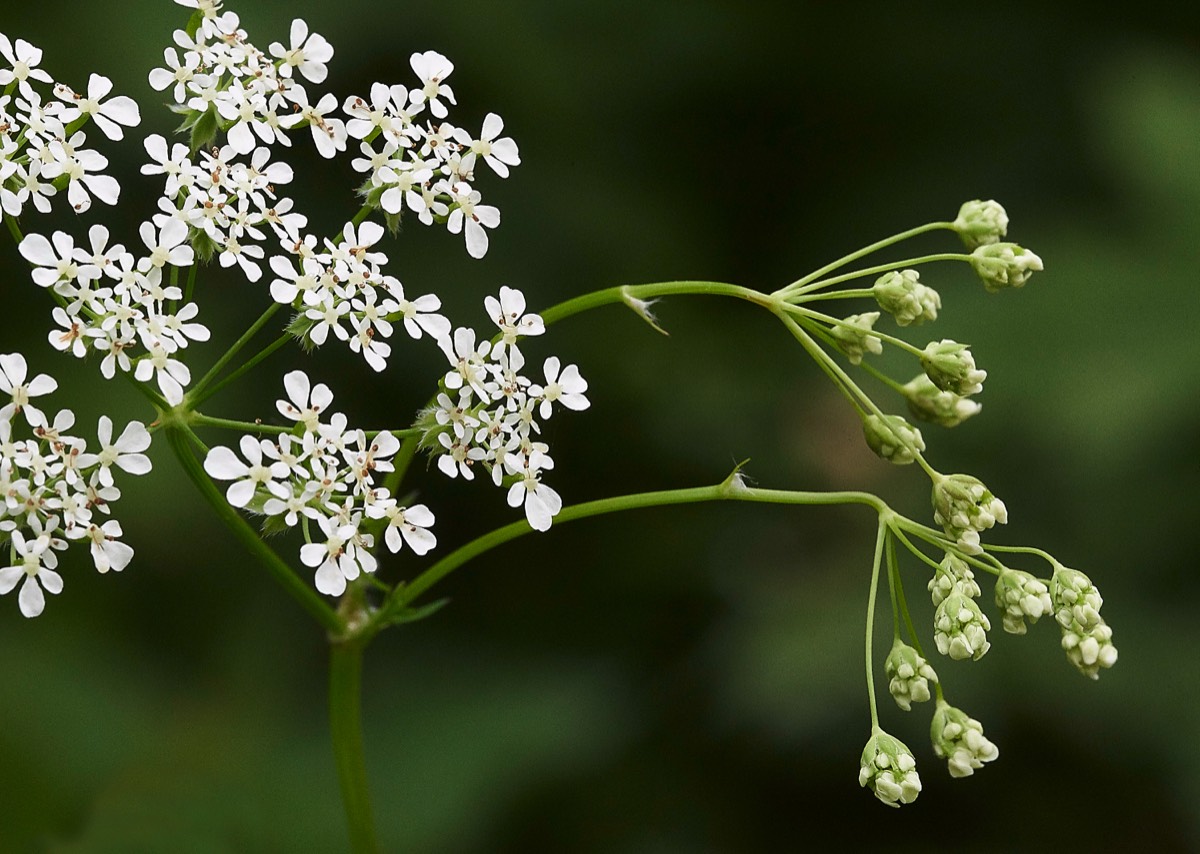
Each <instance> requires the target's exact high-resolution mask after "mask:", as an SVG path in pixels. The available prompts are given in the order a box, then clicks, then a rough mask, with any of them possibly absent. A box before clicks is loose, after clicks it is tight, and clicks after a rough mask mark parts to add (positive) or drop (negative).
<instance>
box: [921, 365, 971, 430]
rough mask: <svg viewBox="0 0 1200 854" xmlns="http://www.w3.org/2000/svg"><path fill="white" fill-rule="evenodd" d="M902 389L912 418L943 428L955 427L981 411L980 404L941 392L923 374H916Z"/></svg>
mask: <svg viewBox="0 0 1200 854" xmlns="http://www.w3.org/2000/svg"><path fill="white" fill-rule="evenodd" d="M902 388H903V391H904V399H905V400H906V401H907V402H908V411H909V412H911V413H912V414H913V417H914V418H918V419H920V420H921V421H928V422H930V423H932V424H940V425H941V426H943V427H957V426H958V425H959V424H962V423H963V422H964V421H966V420H967V419H968V418H970V417H971V416H972V415H976V414H978V413H979V411H980V410H981V409H983V404H981V403H977V402H976V401H974V400H969V399H968V398H965V397H963V396H962V395H958V394H955V393H954V392H952V391H942V390H941V389H940V388H938V387H937V386H935V385H934V384H933V380H931V379H929V377H927V376H926V375H925V374H917V376H915V377H913V378H912V379H911V380H909V381H908V382H907V383H905V384H904V386H903V387H902Z"/></svg>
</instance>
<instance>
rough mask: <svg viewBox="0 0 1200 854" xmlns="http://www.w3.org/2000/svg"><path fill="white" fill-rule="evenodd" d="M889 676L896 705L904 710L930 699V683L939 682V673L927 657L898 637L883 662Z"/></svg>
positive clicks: (889, 684) (889, 689) (890, 689)
mask: <svg viewBox="0 0 1200 854" xmlns="http://www.w3.org/2000/svg"><path fill="white" fill-rule="evenodd" d="M883 670H884V673H885V674H887V678H888V692H889V693H890V694H891V695H892V699H893V700H895V701H896V705H897V706H899V707H900V708H901V709H903V710H904V711H906V712H908V711H911V710H912V704H913V703H924V702H925V701H927V700H928V699H929V696H930V695H929V683H930V682H933V683H934V684H937V681H938V678H937V673H935V672H934V670H933V668H932V667H930V666H929V662H928V661H926V660H925V658H924V657H923V656H922V655H921V654H920V653H919V652H917V651H916V650H915V649H913V648H912V647H911V646H909V645H908V644H906V643H903V642H901V640H900V638H896V642H895V643H894V644H892V651H891V652H890V653H888V657H887V659H886V660H885V661H884V663H883Z"/></svg>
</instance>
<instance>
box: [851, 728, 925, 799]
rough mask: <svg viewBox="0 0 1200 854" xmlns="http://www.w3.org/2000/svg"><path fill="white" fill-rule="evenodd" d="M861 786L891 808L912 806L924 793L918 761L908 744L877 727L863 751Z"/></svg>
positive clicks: (860, 763)
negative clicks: (918, 796) (918, 771)
mask: <svg viewBox="0 0 1200 854" xmlns="http://www.w3.org/2000/svg"><path fill="white" fill-rule="evenodd" d="M858 785H860V786H864V787H866V788H869V789H870V790H871V791H872V792H874V793H875V797H877V798H879V800H881V801H882V802H883V803H885V804H887V805H888V806H889V807H898V806H900V804H911V803H912V802H913V801H915V800H916V799H917V795H919V794H921V778H920V776H919V775H918V774H917V760H916V759H914V758H913V754H912V751H911V750H909V749H908V747H907V746H906V745H905V744H904V742H902V741H901V740H900V739H898V738H895V737H894V736H890V735H888V734H887V733H886V732H884V731H883V730H881V729H879V728H876V729H875V732H874V733H873V734H872V735H871V738H870V739H869V740H868V741H867V744H866V746H865V747H864V748H863V752H862V759H861V760H860V762H859V769H858Z"/></svg>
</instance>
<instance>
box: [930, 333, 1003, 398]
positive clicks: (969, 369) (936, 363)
mask: <svg viewBox="0 0 1200 854" xmlns="http://www.w3.org/2000/svg"><path fill="white" fill-rule="evenodd" d="M921 367H922V368H924V369H925V375H926V376H927V377H929V381H930V382H932V383H933V384H934V385H935V386H937V387H938V388H940V389H941V390H942V391H949V392H953V393H954V394H957V395H968V394H977V393H978V392H981V391H983V381H984V380H985V379H987V371H981V370H980V369H979V368H977V367H975V357H974V356H972V355H971V350H970V346H969V345H967V344H959V343H958V342H957V341H951V340H950V339H949V338H943V339H942V340H941V341H930V342H929V343H928V344H927V345H925V350H924V351H923V352H922V354H921Z"/></svg>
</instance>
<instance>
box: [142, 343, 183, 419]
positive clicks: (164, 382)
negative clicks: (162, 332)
mask: <svg viewBox="0 0 1200 854" xmlns="http://www.w3.org/2000/svg"><path fill="white" fill-rule="evenodd" d="M133 375H134V377H135V378H136V379H137V380H138V382H143V383H144V382H148V381H149V380H150V377H152V376H153V377H155V378H156V379H157V381H158V387H159V390H161V391H162V393H163V397H164V398H166V401H167V403H169V404H171V405H172V406H178V405H179V404H181V403H183V389H184V387H185V386H187V385H190V384H191V382H192V372H191V370H190V369H189V368H188V366H187V365H185V364H184V363H183V362H180V361H178V360H177V359H172V358H171V354H170V352H168V351H167V350H166V349H165V348H164V347H163V346H162V344H159V343H155V344H153V345H152V346H151V347H150V352H149V353H147V354H146V355H144V356H142V358H141V359H139V360H138V363H137V367H136V368H135V369H134V373H133Z"/></svg>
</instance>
